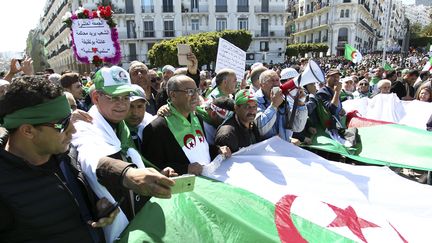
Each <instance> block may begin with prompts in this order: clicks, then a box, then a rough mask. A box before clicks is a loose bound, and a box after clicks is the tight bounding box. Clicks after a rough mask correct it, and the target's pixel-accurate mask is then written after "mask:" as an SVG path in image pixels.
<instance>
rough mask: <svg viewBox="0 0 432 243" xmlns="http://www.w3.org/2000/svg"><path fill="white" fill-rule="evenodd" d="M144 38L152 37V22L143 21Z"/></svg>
mask: <svg viewBox="0 0 432 243" xmlns="http://www.w3.org/2000/svg"><path fill="white" fill-rule="evenodd" d="M144 37H154V23H153V20H149V21H144Z"/></svg>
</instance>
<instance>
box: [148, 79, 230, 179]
mask: <svg viewBox="0 0 432 243" xmlns="http://www.w3.org/2000/svg"><path fill="white" fill-rule="evenodd" d="M167 92H168V95H169V102H168V108H169V110H170V112H171V115H170V116H166V117H157V118H156V119H155V120H153V121H152V122H151V123H150V124H149V125H147V126H146V128H145V129H144V133H143V141H142V146H141V148H142V152H143V155H144V157H146V158H147V159H149V160H150V161H151V162H152V163H154V164H155V165H156V166H158V167H159V168H164V167H166V166H169V167H172V168H173V169H174V170H175V171H176V172H177V173H179V174H185V173H189V174H195V175H200V174H201V172H202V169H203V165H205V164H208V163H209V162H210V161H211V157H213V156H216V155H217V153H218V150H219V152H220V153H223V154H224V155H226V156H230V152H229V151H227V148H226V147H221V148H220V149H219V148H218V147H216V146H211V147H210V146H209V144H208V142H207V140H206V137H205V134H204V126H203V124H202V120H201V119H199V117H198V116H197V115H196V114H195V112H194V111H195V108H196V107H197V106H198V105H199V95H200V89H199V88H197V85H196V83H195V81H194V80H193V79H192V78H190V77H188V76H186V75H176V76H173V77H172V78H170V79H169V80H168V83H167ZM211 155H212V156H211Z"/></svg>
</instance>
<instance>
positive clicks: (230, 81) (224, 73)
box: [207, 68, 237, 100]
mask: <svg viewBox="0 0 432 243" xmlns="http://www.w3.org/2000/svg"><path fill="white" fill-rule="evenodd" d="M215 81H216V87H215V88H214V89H213V90H212V91H211V92H210V94H209V95H208V96H207V98H208V99H211V100H213V99H216V98H218V97H221V96H226V97H230V98H233V96H232V95H233V94H234V93H235V90H236V85H237V77H236V74H235V72H234V70H232V69H229V68H224V69H221V70H220V71H219V72H218V73H217V74H216V77H215Z"/></svg>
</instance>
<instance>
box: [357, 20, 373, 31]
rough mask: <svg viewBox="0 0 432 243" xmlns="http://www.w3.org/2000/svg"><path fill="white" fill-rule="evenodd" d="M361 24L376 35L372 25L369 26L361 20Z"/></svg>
mask: <svg viewBox="0 0 432 243" xmlns="http://www.w3.org/2000/svg"><path fill="white" fill-rule="evenodd" d="M360 24H361V25H363V26H364V27H365V28H366V29H368V30H369V31H370V32H372V33H374V29H373V28H372V27H370V25H368V24H367V23H366V22H365V21H364V20H363V19H360Z"/></svg>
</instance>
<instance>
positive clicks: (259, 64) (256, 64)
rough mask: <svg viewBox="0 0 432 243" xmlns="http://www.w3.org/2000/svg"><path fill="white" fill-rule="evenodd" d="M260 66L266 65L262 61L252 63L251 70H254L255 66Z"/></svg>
mask: <svg viewBox="0 0 432 243" xmlns="http://www.w3.org/2000/svg"><path fill="white" fill-rule="evenodd" d="M259 66H264V65H263V64H262V63H260V62H256V63H254V64H252V66H251V70H253V69H254V68H257V67H259Z"/></svg>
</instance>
